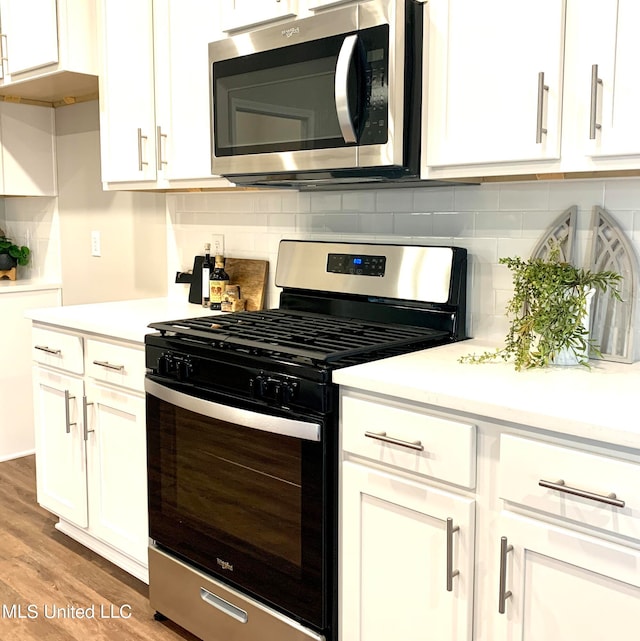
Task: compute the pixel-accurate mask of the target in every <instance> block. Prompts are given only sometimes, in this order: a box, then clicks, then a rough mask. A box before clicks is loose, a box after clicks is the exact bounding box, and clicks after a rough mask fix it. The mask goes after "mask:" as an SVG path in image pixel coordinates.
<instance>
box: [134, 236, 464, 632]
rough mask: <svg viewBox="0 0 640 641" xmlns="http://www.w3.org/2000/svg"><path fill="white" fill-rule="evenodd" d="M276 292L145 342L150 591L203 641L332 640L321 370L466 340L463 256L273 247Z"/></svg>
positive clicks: (413, 249) (328, 401)
mask: <svg viewBox="0 0 640 641" xmlns="http://www.w3.org/2000/svg"><path fill="white" fill-rule="evenodd" d="M276 283H277V284H278V285H279V286H280V287H282V288H283V290H282V293H281V298H280V307H279V308H278V309H270V310H265V311H257V312H236V313H232V314H226V315H216V316H210V317H205V318H193V319H181V320H176V321H167V322H159V323H153V324H152V325H151V327H153V328H154V329H156V330H158V331H157V333H153V334H149V335H148V336H147V337H146V348H145V351H146V363H147V368H148V372H147V377H146V382H145V383H146V398H147V443H148V445H147V447H148V471H149V472H148V474H149V512H150V513H149V527H150V537H151V539H152V541H153V544H152V545H151V547H150V550H149V595H150V600H151V605H152V607H153V608H154V609H155V610H156V611H157V612H158V613H159V615H164V616H167V617H169V618H170V619H172V620H174V621H176V622H177V623H179V624H180V625H182V626H183V627H185V628H187V629H188V630H190V631H191V632H193V633H194V634H196V635H197V636H199V637H201V638H202V639H205V640H206V641H229V640H230V639H234V641H258V640H260V641H303V640H304V641H308V640H309V639H315V640H322V639H324V640H326V641H335V640H336V638H337V636H336V635H337V617H338V612H337V603H338V600H337V592H338V577H337V513H338V492H337V488H338V430H339V422H338V394H337V386H336V385H335V384H333V383H332V372H333V371H334V370H335V369H337V368H340V367H344V366H347V365H353V364H358V363H363V362H366V361H370V360H374V359H379V358H383V357H386V356H391V355H395V354H401V353H404V352H407V351H412V350H418V349H424V348H427V347H431V346H435V345H440V344H444V343H448V342H451V341H456V340H460V339H463V338H465V300H466V251H465V250H464V249H461V248H457V247H423V246H399V245H382V244H364V243H363V244H350V243H330V242H326V243H325V242H305V241H293V240H285V241H282V242H281V244H280V248H279V253H278V264H277V269H276ZM347 641H348V640H347Z"/></svg>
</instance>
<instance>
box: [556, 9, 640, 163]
mask: <svg viewBox="0 0 640 641" xmlns="http://www.w3.org/2000/svg"><path fill="white" fill-rule="evenodd" d="M639 21H640V5H639V4H638V2H636V1H635V0H602V1H597V0H570V1H569V2H568V5H567V53H568V58H567V69H566V77H567V82H568V83H569V86H568V87H567V92H569V90H571V96H572V97H575V98H576V100H579V104H577V105H576V106H575V108H574V109H572V113H571V114H567V115H568V116H570V118H569V119H568V121H567V124H568V126H569V127H571V126H572V124H573V125H574V126H579V127H580V131H579V132H578V135H579V138H577V140H578V144H579V149H580V151H581V152H582V154H584V155H586V156H590V157H592V158H594V159H596V161H597V159H598V158H607V157H612V156H629V155H638V154H640V120H639V119H638V113H639V112H640V92H639V91H638V86H637V85H638V81H637V77H638V72H637V69H638V60H640V41H639V40H638V37H637V25H638V23H639ZM567 99H568V100H569V99H570V96H569V94H567ZM569 120H571V121H572V122H569ZM597 166H598V163H597V162H596V163H595V164H594V165H593V167H597ZM603 168H608V166H607V167H604V166H603Z"/></svg>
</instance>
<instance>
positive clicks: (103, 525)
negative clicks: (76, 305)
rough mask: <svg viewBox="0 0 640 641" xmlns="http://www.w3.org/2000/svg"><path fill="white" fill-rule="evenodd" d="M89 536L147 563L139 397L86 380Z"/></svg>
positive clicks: (142, 423)
mask: <svg viewBox="0 0 640 641" xmlns="http://www.w3.org/2000/svg"><path fill="white" fill-rule="evenodd" d="M86 389H87V437H88V440H87V468H88V474H89V475H88V481H89V523H90V530H91V533H92V534H94V535H95V536H97V537H99V538H100V539H102V540H103V541H105V542H106V543H109V544H110V545H112V546H113V547H115V548H117V549H118V550H120V551H121V552H124V553H125V554H128V555H129V556H131V557H133V558H134V559H135V560H137V561H139V562H140V563H142V564H144V565H146V564H147V544H148V531H149V528H148V524H147V453H146V436H145V418H144V417H145V410H144V397H143V396H142V395H139V394H136V393H132V392H125V391H119V390H115V389H113V388H110V387H107V386H103V385H99V384H97V383H95V382H92V381H88V382H87V385H86Z"/></svg>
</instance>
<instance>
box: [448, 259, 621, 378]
mask: <svg viewBox="0 0 640 641" xmlns="http://www.w3.org/2000/svg"><path fill="white" fill-rule="evenodd" d="M558 256H559V252H558V251H557V249H556V250H555V251H552V252H550V255H549V258H548V259H541V258H533V259H530V260H527V261H525V260H522V258H519V257H515V258H501V259H500V263H501V264H503V265H506V266H507V267H508V268H509V269H510V270H511V272H512V273H513V286H514V294H513V298H511V300H510V301H509V303H508V305H507V309H506V312H507V316H508V317H509V319H510V321H511V325H510V328H509V332H508V333H507V336H506V339H505V345H504V347H502V348H499V349H496V350H493V351H488V352H484V353H483V354H478V355H476V354H469V355H466V356H463V357H461V358H460V359H459V361H460V362H461V363H486V362H489V361H494V360H500V359H501V360H504V361H509V360H513V362H514V364H515V368H516V370H518V371H520V370H522V369H529V368H532V367H545V366H547V365H549V364H550V363H552V362H553V360H554V358H555V357H556V356H557V355H558V354H559V353H560V352H561V351H562V350H563V349H568V350H569V351H570V352H573V354H575V355H576V357H577V359H578V362H579V363H580V364H581V365H586V366H588V365H589V363H588V350H589V348H590V349H592V350H594V351H595V352H596V353H597V352H598V346H597V345H595V344H594V343H593V341H591V340H590V339H589V337H588V330H587V329H586V328H584V326H583V323H582V319H583V318H584V315H585V313H586V310H587V296H588V294H589V292H590V290H591V289H596V290H598V289H599V290H601V291H602V292H605V291H607V290H609V291H610V292H611V295H612V296H613V297H614V298H616V299H618V300H621V299H620V292H619V290H618V288H617V286H618V284H619V283H620V281H621V279H622V277H621V276H620V274H617V273H615V272H612V271H602V272H597V273H594V272H591V271H589V270H585V269H578V268H577V267H574V266H573V265H571V264H569V263H566V262H561V261H560V260H559V259H558Z"/></svg>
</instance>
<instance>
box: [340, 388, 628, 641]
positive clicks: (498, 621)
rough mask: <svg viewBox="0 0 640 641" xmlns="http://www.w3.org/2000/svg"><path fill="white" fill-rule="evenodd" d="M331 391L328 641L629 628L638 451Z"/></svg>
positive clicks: (540, 636) (546, 640) (502, 640)
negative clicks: (335, 595)
mask: <svg viewBox="0 0 640 641" xmlns="http://www.w3.org/2000/svg"><path fill="white" fill-rule="evenodd" d="M340 397H341V457H342V458H341V507H340V514H341V525H340V527H341V535H340V537H341V538H340V541H341V549H340V563H341V584H340V618H341V635H340V639H341V641H387V640H388V639H403V641H404V640H407V641H458V640H462V639H464V640H466V641H471V640H473V641H559V640H566V641H604V640H605V639H607V640H608V639H617V640H620V641H632V640H635V639H636V638H637V637H638V632H637V613H638V612H639V611H640V493H639V492H638V478H640V450H639V449H634V448H630V447H621V446H616V445H613V444H609V443H606V442H596V441H594V440H593V439H591V438H580V437H578V436H568V435H565V434H562V432H560V431H556V432H551V431H544V430H540V429H534V428H533V427H530V426H527V425H515V424H513V423H510V424H503V423H501V422H499V421H498V420H495V419H492V418H491V417H486V416H483V417H481V416H470V415H468V414H461V413H459V412H456V410H455V409H453V408H447V407H439V406H435V405H421V404H419V403H416V402H413V401H409V400H405V399H402V398H392V397H387V396H385V395H382V394H376V393H373V392H364V391H360V390H357V389H352V388H348V387H344V388H342V389H341V394H340ZM449 519H451V520H450V521H449ZM449 589H450V590H449Z"/></svg>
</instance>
